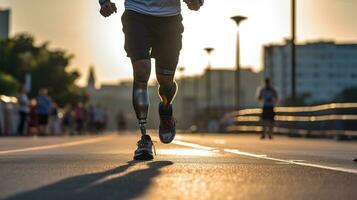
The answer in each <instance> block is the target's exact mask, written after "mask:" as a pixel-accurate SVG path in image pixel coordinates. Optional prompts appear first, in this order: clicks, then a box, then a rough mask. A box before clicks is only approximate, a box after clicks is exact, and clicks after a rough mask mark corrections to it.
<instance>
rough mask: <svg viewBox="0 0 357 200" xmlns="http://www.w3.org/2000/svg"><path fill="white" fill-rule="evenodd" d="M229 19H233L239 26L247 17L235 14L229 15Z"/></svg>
mask: <svg viewBox="0 0 357 200" xmlns="http://www.w3.org/2000/svg"><path fill="white" fill-rule="evenodd" d="M231 19H232V20H234V21H235V22H236V23H237V26H239V24H240V23H241V22H242V21H244V20H246V19H247V17H244V16H240V15H237V16H234V17H231Z"/></svg>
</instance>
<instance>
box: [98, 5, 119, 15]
mask: <svg viewBox="0 0 357 200" xmlns="http://www.w3.org/2000/svg"><path fill="white" fill-rule="evenodd" d="M116 12H117V7H116V6H115V3H112V2H110V1H107V2H106V3H104V4H103V5H102V6H101V8H100V14H101V15H103V16H104V17H109V16H110V15H111V14H113V13H116Z"/></svg>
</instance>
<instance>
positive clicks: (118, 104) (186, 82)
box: [86, 68, 263, 129]
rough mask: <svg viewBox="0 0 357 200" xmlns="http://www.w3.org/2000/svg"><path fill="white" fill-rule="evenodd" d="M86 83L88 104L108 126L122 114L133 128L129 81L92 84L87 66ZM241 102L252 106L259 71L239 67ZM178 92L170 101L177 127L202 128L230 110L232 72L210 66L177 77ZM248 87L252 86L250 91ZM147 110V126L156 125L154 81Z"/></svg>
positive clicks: (233, 103)
mask: <svg viewBox="0 0 357 200" xmlns="http://www.w3.org/2000/svg"><path fill="white" fill-rule="evenodd" d="M208 73H210V75H211V94H212V96H211V105H207V101H206V84H207V81H206V79H207V74H208ZM89 74H90V75H89V77H88V84H87V87H86V90H87V92H88V93H89V95H90V98H89V104H91V105H101V106H102V107H104V108H105V109H106V110H107V111H108V112H107V115H108V128H109V129H115V127H116V116H118V114H119V113H123V114H124V115H125V118H126V119H127V125H128V128H132V129H137V127H138V125H137V120H136V117H135V112H134V110H133V108H132V100H131V97H132V82H131V81H121V82H120V83H118V84H102V85H101V86H100V87H99V88H96V87H95V85H96V83H95V72H94V69H93V68H91V69H90V73H89ZM241 74H242V81H241V83H242V85H241V95H240V98H241V102H242V103H241V104H242V107H243V108H249V107H256V106H258V102H257V100H256V97H255V89H256V88H257V87H258V86H259V85H261V83H262V79H263V75H262V73H256V72H253V71H252V70H250V69H242V71H241ZM178 77H179V78H178V80H177V82H178V84H179V92H178V94H177V97H176V99H175V102H174V112H175V117H176V119H177V121H178V124H177V125H178V128H180V129H188V128H190V127H192V126H198V128H200V129H205V127H206V126H207V120H208V118H211V119H217V120H219V119H220V118H221V117H222V116H223V115H224V114H225V113H226V112H229V111H231V110H232V109H234V106H235V101H234V97H235V96H234V77H235V71H234V70H228V69H214V70H209V71H206V72H205V73H204V74H202V75H199V76H184V75H181V76H178ZM252 88H254V89H253V90H252ZM149 93H150V103H151V106H150V110H149V117H148V120H149V121H148V127H149V128H157V127H158V122H159V118H158V113H157V112H158V111H157V110H158V107H157V106H158V105H157V104H158V103H159V101H160V99H159V96H158V95H157V84H156V82H155V83H152V84H150V85H149Z"/></svg>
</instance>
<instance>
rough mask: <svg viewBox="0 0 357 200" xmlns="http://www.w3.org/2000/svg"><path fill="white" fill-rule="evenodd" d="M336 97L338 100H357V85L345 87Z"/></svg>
mask: <svg viewBox="0 0 357 200" xmlns="http://www.w3.org/2000/svg"><path fill="white" fill-rule="evenodd" d="M334 99H335V101H336V102H357V86H352V87H348V88H345V89H344V90H342V91H341V92H340V93H339V94H337V95H336V96H335V98H334Z"/></svg>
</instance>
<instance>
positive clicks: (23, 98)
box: [18, 94, 30, 113]
mask: <svg viewBox="0 0 357 200" xmlns="http://www.w3.org/2000/svg"><path fill="white" fill-rule="evenodd" d="M18 102H19V110H20V111H21V112H24V113H28V112H29V111H30V109H29V107H28V103H29V98H28V97H27V95H26V94H22V95H20V96H19V98H18Z"/></svg>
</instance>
